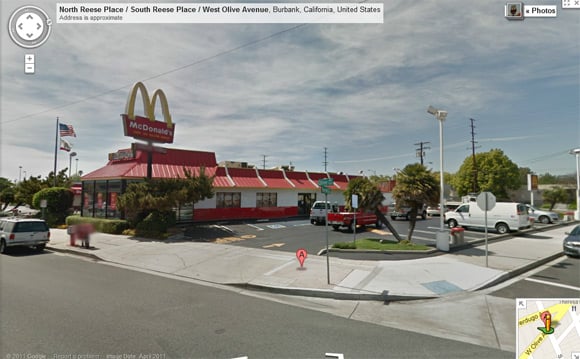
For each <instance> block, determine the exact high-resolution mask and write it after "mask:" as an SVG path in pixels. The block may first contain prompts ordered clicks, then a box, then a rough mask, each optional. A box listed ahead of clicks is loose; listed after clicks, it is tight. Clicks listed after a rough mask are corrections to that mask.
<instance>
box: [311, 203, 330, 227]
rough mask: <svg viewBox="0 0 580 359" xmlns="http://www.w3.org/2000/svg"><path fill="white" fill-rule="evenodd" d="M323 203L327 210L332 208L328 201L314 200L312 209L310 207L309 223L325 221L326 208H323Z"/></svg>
mask: <svg viewBox="0 0 580 359" xmlns="http://www.w3.org/2000/svg"><path fill="white" fill-rule="evenodd" d="M324 203H326V207H327V209H328V212H331V210H332V208H331V206H330V202H324V201H316V202H314V204H313V205H312V209H310V223H312V224H320V223H324V222H326V208H324Z"/></svg>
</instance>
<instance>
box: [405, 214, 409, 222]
mask: <svg viewBox="0 0 580 359" xmlns="http://www.w3.org/2000/svg"><path fill="white" fill-rule="evenodd" d="M405 220H406V221H408V220H409V213H407V214H406V215H405Z"/></svg>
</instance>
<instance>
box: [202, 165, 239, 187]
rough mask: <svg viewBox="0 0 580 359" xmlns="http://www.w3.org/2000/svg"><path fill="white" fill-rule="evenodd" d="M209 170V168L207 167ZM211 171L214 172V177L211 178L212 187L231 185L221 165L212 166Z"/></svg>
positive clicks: (232, 184)
mask: <svg viewBox="0 0 580 359" xmlns="http://www.w3.org/2000/svg"><path fill="white" fill-rule="evenodd" d="M208 170H209V168H208ZM212 170H214V171H213V173H215V177H214V179H213V185H214V187H222V188H223V187H233V186H234V183H233V182H232V181H231V180H230V179H229V178H228V176H227V175H226V169H225V168H223V167H217V169H216V167H214V168H212Z"/></svg>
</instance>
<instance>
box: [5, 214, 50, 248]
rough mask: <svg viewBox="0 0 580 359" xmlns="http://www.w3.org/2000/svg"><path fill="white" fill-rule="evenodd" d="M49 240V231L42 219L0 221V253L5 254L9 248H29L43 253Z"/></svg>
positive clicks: (6, 219)
mask: <svg viewBox="0 0 580 359" xmlns="http://www.w3.org/2000/svg"><path fill="white" fill-rule="evenodd" d="M49 240H50V230H49V228H48V225H47V224H46V222H45V221H43V220H42V219H34V218H2V219H0V253H6V250H7V249H8V248H9V247H30V246H32V247H35V248H36V250H38V251H43V250H44V248H45V247H46V243H48V241H49Z"/></svg>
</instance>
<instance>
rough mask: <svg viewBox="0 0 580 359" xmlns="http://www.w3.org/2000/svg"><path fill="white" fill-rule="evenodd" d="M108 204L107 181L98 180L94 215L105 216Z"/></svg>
mask: <svg viewBox="0 0 580 359" xmlns="http://www.w3.org/2000/svg"><path fill="white" fill-rule="evenodd" d="M107 205H108V203H107V181H96V183H95V204H94V211H95V212H94V213H95V214H94V217H100V218H105V216H106V212H107Z"/></svg>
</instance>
